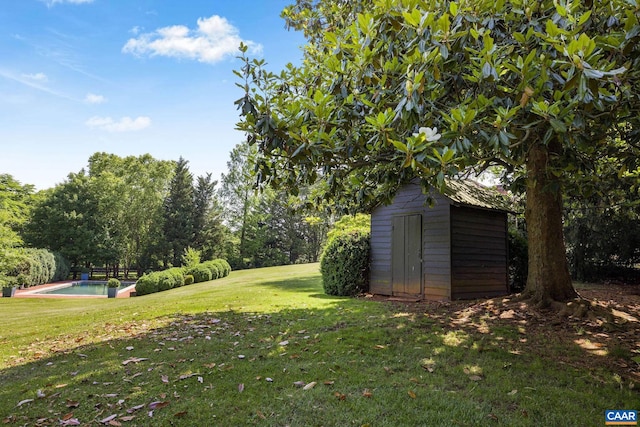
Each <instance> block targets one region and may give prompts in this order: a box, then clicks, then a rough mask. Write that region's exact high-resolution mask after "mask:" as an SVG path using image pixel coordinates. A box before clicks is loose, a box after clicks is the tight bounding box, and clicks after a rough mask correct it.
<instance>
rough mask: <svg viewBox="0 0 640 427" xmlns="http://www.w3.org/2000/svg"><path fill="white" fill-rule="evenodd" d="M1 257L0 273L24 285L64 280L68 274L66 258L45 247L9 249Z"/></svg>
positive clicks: (9, 279)
mask: <svg viewBox="0 0 640 427" xmlns="http://www.w3.org/2000/svg"><path fill="white" fill-rule="evenodd" d="M3 259H4V262H3V263H2V265H1V266H0V269H1V270H2V271H0V275H1V276H4V277H6V278H7V280H8V281H11V282H14V283H17V284H19V285H21V286H24V287H29V286H35V285H42V284H44V283H50V282H53V281H58V280H64V279H66V278H67V276H68V275H69V269H70V267H69V263H68V262H67V260H66V259H64V257H63V256H62V255H60V254H59V253H54V252H50V251H48V250H46V249H33V248H19V249H10V250H9V251H8V253H6V254H5V257H4V258H3Z"/></svg>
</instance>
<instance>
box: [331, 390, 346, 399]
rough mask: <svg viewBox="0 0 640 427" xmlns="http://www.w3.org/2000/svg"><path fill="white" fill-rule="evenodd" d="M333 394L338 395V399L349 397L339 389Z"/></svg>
mask: <svg viewBox="0 0 640 427" xmlns="http://www.w3.org/2000/svg"><path fill="white" fill-rule="evenodd" d="M333 395H334V396H335V397H337V398H338V400H345V399H346V398H347V395H346V394H343V393H340V392H339V391H336V392H335V393H333Z"/></svg>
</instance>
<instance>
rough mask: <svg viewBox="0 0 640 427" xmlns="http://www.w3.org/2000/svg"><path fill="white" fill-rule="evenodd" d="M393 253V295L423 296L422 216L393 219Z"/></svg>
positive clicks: (405, 216)
mask: <svg viewBox="0 0 640 427" xmlns="http://www.w3.org/2000/svg"><path fill="white" fill-rule="evenodd" d="M391 251H392V254H391V264H392V266H391V282H392V289H393V294H394V295H420V294H422V215H420V214H415V215H404V216H396V217H393V231H392V234H391Z"/></svg>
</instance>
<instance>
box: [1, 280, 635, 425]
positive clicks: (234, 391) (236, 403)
mask: <svg viewBox="0 0 640 427" xmlns="http://www.w3.org/2000/svg"><path fill="white" fill-rule="evenodd" d="M293 282H295V283H297V286H300V287H302V288H304V287H305V286H310V285H309V284H308V283H307V282H306V281H304V280H302V281H301V280H295V281H293ZM305 283H306V284H305ZM271 286H274V287H279V286H281V285H271ZM287 289H291V288H287ZM313 289H314V290H316V291H317V288H315V287H314V288H313ZM318 296H319V297H320V296H321V295H318ZM412 307H413V308H414V309H413V310H403V309H402V308H403V306H402V305H398V304H394V305H390V304H386V303H375V302H370V301H362V300H354V299H345V300H338V301H336V304H334V305H332V306H330V307H328V308H325V309H286V310H282V311H280V312H276V313H270V314H264V313H250V312H239V311H224V312H208V313H200V314H195V315H175V316H165V317H161V318H158V319H155V320H154V321H153V322H147V323H148V324H146V325H145V324H140V323H130V324H117V323H114V324H107V325H102V326H100V327H98V325H96V331H97V330H100V331H101V332H100V333H103V334H105V338H106V339H105V341H103V342H100V343H96V344H91V345H82V338H83V336H82V335H79V336H76V337H66V341H65V342H56V343H53V342H51V341H47V340H44V341H41V342H39V343H38V346H39V347H40V351H41V353H40V354H36V355H35V356H36V357H39V359H38V360H35V361H32V362H29V363H25V364H22V365H19V366H14V367H11V368H7V369H4V370H2V371H0V384H2V388H1V389H0V415H1V417H0V419H1V420H2V421H3V422H5V423H7V424H9V425H11V424H16V425H41V426H45V425H65V423H66V425H77V424H74V423H75V420H77V422H78V423H81V424H90V423H94V422H96V421H97V422H102V424H107V423H109V422H110V421H114V422H116V423H121V424H122V425H127V424H126V423H129V422H130V423H132V424H130V425H184V426H190V425H253V424H257V425H329V426H331V425H352V424H355V425H364V424H371V425H383V426H384V425H388V426H397V425H429V426H432V425H433V426H438V425H456V424H459V425H495V424H496V422H497V423H498V424H499V425H509V426H520V425H521V426H525V425H564V426H571V425H594V424H595V425H599V424H600V421H602V420H601V418H602V414H603V412H604V410H605V409H608V408H610V407H616V408H623V407H625V408H626V407H633V406H634V405H635V404H637V402H638V400H637V397H638V395H637V393H636V392H635V391H632V390H628V389H621V388H620V387H619V386H618V384H616V383H615V382H614V381H612V380H610V379H606V378H601V377H600V376H598V375H596V376H592V375H590V373H589V372H584V371H583V370H581V369H579V368H572V367H571V365H569V366H570V368H569V369H568V368H567V366H566V365H560V364H558V363H557V360H555V358H556V356H558V355H559V354H563V355H564V357H570V358H573V357H575V358H579V357H584V355H583V354H581V353H579V352H577V351H576V350H578V349H579V347H576V346H574V345H572V344H571V343H564V344H565V345H564V346H562V345H561V344H562V343H557V347H555V346H554V347H552V348H550V349H549V352H548V354H546V355H541V354H535V353H531V354H530V353H528V352H527V351H526V348H527V347H526V343H527V341H525V342H522V339H523V338H526V337H527V333H526V331H525V333H522V332H521V331H519V330H518V329H517V327H516V328H515V329H514V327H513V325H511V324H504V323H503V322H501V321H500V318H499V316H498V317H497V320H496V319H486V318H485V319H484V320H483V318H482V316H481V315H479V316H472V314H471V313H466V316H465V315H464V314H465V313H464V312H462V311H461V312H460V314H462V317H460V316H457V315H456V316H449V315H448V314H447V313H450V312H449V311H442V312H438V311H437V310H436V308H434V307H428V308H431V309H432V310H429V311H428V312H425V311H421V310H415V306H412ZM405 308H407V307H405ZM460 318H463V319H464V318H467V319H470V320H469V321H468V322H466V321H465V322H460V321H459V319H460ZM483 322H484V324H485V325H484V326H486V328H488V329H486V330H484V329H482V328H480V329H482V330H480V329H478V325H481V324H482V323H483ZM96 331H88V332H87V334H91V333H94V334H95V333H97V332H96ZM110 333H112V334H113V335H114V337H113V338H109V334H110ZM116 334H121V335H123V336H120V337H115V335H116ZM51 348H55V349H56V352H55V354H51V351H50V349H51ZM568 350H569V353H567V351H568ZM574 353H575V354H574ZM601 374H603V375H604V374H605V373H604V372H603V373H601ZM303 385H306V387H303ZM111 417H113V418H111ZM70 420H74V421H73V423H71V421H70ZM105 420H106V421H105Z"/></svg>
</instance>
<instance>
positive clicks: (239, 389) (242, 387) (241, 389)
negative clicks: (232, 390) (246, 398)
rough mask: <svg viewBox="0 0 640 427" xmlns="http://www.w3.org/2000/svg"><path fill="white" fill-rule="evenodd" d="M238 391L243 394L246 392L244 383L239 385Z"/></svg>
mask: <svg viewBox="0 0 640 427" xmlns="http://www.w3.org/2000/svg"><path fill="white" fill-rule="evenodd" d="M238 391H239V392H240V393H242V392H243V391H244V384H242V383H240V384H238Z"/></svg>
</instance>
